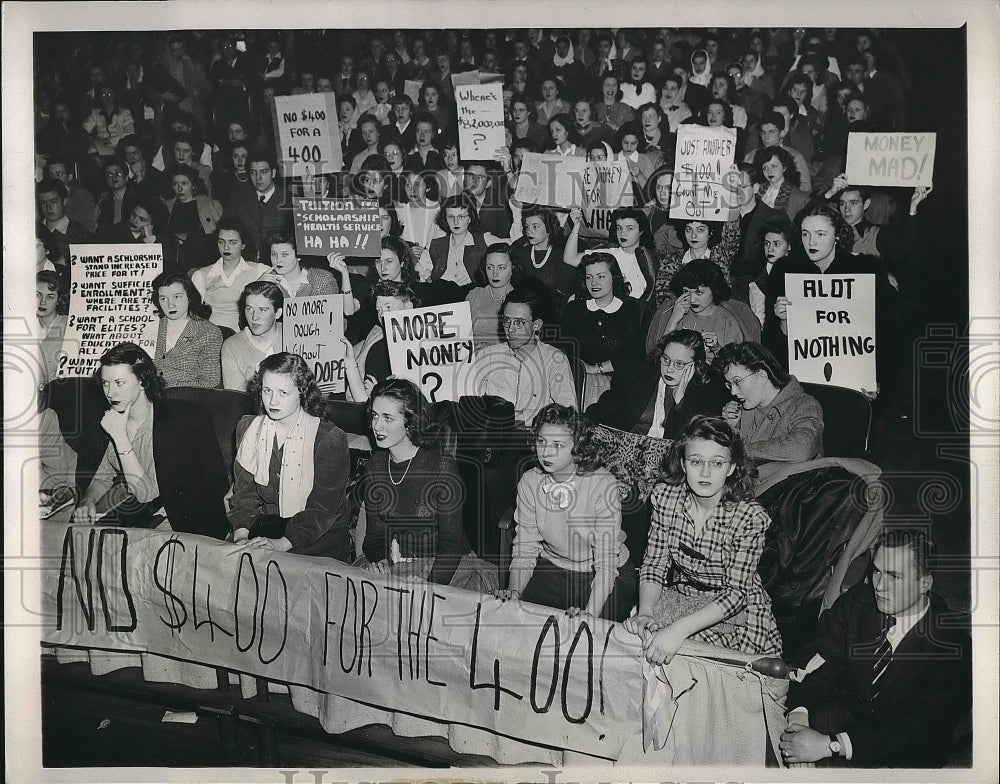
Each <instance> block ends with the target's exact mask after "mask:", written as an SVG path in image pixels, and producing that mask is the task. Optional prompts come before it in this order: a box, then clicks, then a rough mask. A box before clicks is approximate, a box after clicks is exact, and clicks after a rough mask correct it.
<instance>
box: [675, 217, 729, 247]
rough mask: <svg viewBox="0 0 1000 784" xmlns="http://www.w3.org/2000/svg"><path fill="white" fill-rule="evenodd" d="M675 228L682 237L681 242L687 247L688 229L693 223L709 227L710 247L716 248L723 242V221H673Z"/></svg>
mask: <svg viewBox="0 0 1000 784" xmlns="http://www.w3.org/2000/svg"><path fill="white" fill-rule="evenodd" d="M672 223H673V224H674V227H675V228H676V229H677V236H678V237H680V240H681V242H683V243H684V244H685V245H687V244H688V241H687V227H688V226H690V225H691V224H692V223H701V224H703V225H704V226H707V227H708V247H709V248H714V247H715V246H716V245H718V244H719V242H721V240H722V225H723V224H722V222H721V221H709V220H697V219H695V220H675V221H672Z"/></svg>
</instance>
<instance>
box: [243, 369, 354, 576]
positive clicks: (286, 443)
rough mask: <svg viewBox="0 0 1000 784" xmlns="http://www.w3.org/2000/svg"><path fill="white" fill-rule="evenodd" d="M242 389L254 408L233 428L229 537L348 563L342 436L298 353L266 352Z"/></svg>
mask: <svg viewBox="0 0 1000 784" xmlns="http://www.w3.org/2000/svg"><path fill="white" fill-rule="evenodd" d="M248 393H249V395H250V397H251V398H252V399H253V401H254V403H255V404H256V406H257V410H258V411H259V412H260V413H258V414H257V416H245V417H243V418H242V419H241V420H240V422H239V424H238V425H237V426H236V441H237V443H238V444H239V446H238V447H237V449H236V460H235V461H234V464H233V497H232V502H231V506H232V511H230V513H229V522H230V524H231V525H232V530H233V541H234V542H237V543H239V542H246V543H247V544H248V545H249V546H250V547H261V548H266V549H271V550H279V551H281V552H293V553H301V554H302V555H319V556H323V557H325V558H336V559H337V560H338V561H344V562H345V563H348V562H350V555H351V536H350V532H349V531H348V528H347V516H348V514H347V512H348V506H349V504H348V500H347V479H348V476H349V475H350V472H351V458H350V455H349V453H348V449H347V436H346V435H344V432H343V431H342V430H341V429H340V428H339V427H337V426H336V425H334V424H332V423H331V422H327V421H326V420H325V419H323V412H324V410H325V403H324V400H323V395H322V394H321V393H320V391H319V388H318V387H317V386H316V379H315V378H314V377H313V374H312V373H311V372H310V370H309V366H308V365H307V364H306V362H305V360H304V359H302V357H300V356H298V355H297V354H289V353H287V352H285V351H282V352H281V353H278V354H273V355H272V356H270V357H267V358H266V359H264V360H263V361H262V362H261V363H260V367H259V368H258V369H257V372H256V373H255V374H254V377H253V380H252V381H251V382H250V388H249V390H248Z"/></svg>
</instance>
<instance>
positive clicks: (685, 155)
mask: <svg viewBox="0 0 1000 784" xmlns="http://www.w3.org/2000/svg"><path fill="white" fill-rule="evenodd" d="M735 156H736V129H735V128H706V127H704V126H701V125H681V126H679V127H678V128H677V148H676V156H675V163H674V181H673V185H672V186H671V199H670V218H671V219H676V218H679V219H681V220H691V219H697V220H702V221H729V220H732V219H733V218H734V217H736V216H737V215H738V214H739V207H738V200H737V199H736V198H734V196H735V194H734V192H733V189H734V188H735V187H736V181H735V180H734V178H733V177H732V175H731V174H730V172H731V170H732V167H733V161H734V160H735Z"/></svg>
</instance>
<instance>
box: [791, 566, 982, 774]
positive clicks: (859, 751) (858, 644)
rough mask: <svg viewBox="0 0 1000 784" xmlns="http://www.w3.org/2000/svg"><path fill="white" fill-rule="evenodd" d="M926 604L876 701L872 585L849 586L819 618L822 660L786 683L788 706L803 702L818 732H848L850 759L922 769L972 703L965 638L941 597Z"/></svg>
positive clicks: (938, 761) (947, 745)
mask: <svg viewBox="0 0 1000 784" xmlns="http://www.w3.org/2000/svg"><path fill="white" fill-rule="evenodd" d="M930 602H931V604H930V609H928V611H927V614H926V615H925V616H924V617H923V618H922V619H921V620H920V621H919V622H918V623H917V624H916V626H914V627H913V628H912V629H911V630H910V631H909V632H908V633H907V635H906V636H905V637H904V638H903V639H902V641H901V642H900V643H899V645H898V646H897V648H896V650H895V652H894V654H893V658H892V661H891V663H890V664H889V666H888V668H887V669H886V671H885V673H884V674H883V675H882V677H881V679H880V680H879V687H880V690H879V694H878V696H877V698H876V699H874V700H873V699H872V684H871V680H872V667H873V654H874V651H875V648H876V645H877V638H878V637H879V634H880V632H881V628H882V618H883V616H882V614H881V613H880V612H879V610H878V607H877V606H876V604H875V595H874V593H873V591H872V587H871V585H869V584H865V583H862V584H860V585H856V586H854V587H853V588H851V589H850V590H849V591H848V592H847V593H845V594H844V595H843V596H841V597H840V598H839V599H838V600H837V601H836V603H835V604H834V605H833V607H831V608H830V609H829V610H827V611H826V612H825V613H823V615H822V616H820V619H819V627H818V637H817V645H816V649H817V652H818V653H819V654H820V655H821V656H822V657H823V659H824V660H825V662H826V663H825V664H823V666H821V667H820V668H819V669H818V670H816V671H814V672H813V673H811V674H810V675H807V676H806V678H805V680H803V682H802V683H792V684H791V687H790V689H789V692H788V699H787V701H786V707H788V708H789V709H791V708H796V707H799V706H802V707H805V708H807V709H808V710H809V724H810V726H812V727H813V728H814V729H816V730H819V731H820V732H824V733H827V734H831V733H835V732H846V733H847V735H848V737H849V738H850V739H851V746H852V748H853V754H852V758H851V764H852V765H856V766H859V767H880V766H881V767H905V768H927V767H940V766H941V765H943V764H944V763H945V762H946V761H947V759H948V755H949V753H950V751H951V741H952V737H953V734H954V731H955V726H956V725H957V723H958V720H959V719H960V718H961V716H962V714H963V712H964V711H965V710H967V709H968V707H969V706H970V705H971V702H972V680H971V678H972V673H971V641H970V640H969V637H968V635H967V634H966V633H965V632H963V631H960V630H958V629H956V628H955V615H954V613H952V612H951V611H950V610H949V608H948V606H947V605H946V604H945V603H944V601H943V600H941V599H940V598H938V597H937V596H936V595H934V594H931V595H930Z"/></svg>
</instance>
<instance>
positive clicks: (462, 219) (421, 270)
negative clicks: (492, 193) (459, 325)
mask: <svg viewBox="0 0 1000 784" xmlns="http://www.w3.org/2000/svg"><path fill="white" fill-rule="evenodd" d="M437 224H438V226H439V227H440V228H441V230H442V231H444V232H445V236H442V237H438V238H436V239H432V240H431V242H430V245H428V246H427V250H425V251H424V252H423V255H422V256H421V257H420V261H419V262H417V272H418V274H419V275H420V279H421V280H422V281H425V282H430V283H434V282H436V281H439V280H446V281H451V282H452V283H455V284H456V285H458V286H459V287H460V288H461V289H463V291H462V292H461V295H460V298H459V300H458V301H461V297H464V296H465V295H466V294H467V293H468V291H469V289H470V288H471V287H472V282H473V280H475V277H476V270H477V269H479V264H480V262H482V260H483V258H484V257H485V256H486V248H487V246H489V245H492V244H493V243H494V242H499V241H500V240H499V238H498V237H494V236H493V235H492V234H490V233H488V232H486V233H484V232H482V231H480V227H479V211H478V210H477V209H476V204H475V201H474V200H473V199H472V197H470V196H469V195H468V194H466V193H462V194H460V195H458V196H450V197H448V198H447V199H445V200H444V201H442V202H441V209H440V211H439V212H438V217H437Z"/></svg>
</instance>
